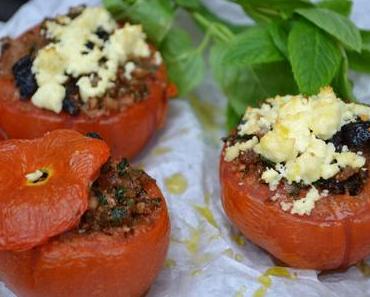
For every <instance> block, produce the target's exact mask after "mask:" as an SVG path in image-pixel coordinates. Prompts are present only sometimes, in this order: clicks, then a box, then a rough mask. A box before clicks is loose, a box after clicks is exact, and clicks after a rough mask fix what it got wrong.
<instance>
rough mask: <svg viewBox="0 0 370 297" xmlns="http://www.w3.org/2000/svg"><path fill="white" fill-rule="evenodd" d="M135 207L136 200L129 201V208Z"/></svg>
mask: <svg viewBox="0 0 370 297" xmlns="http://www.w3.org/2000/svg"><path fill="white" fill-rule="evenodd" d="M134 205H135V200H134V199H129V200H128V201H127V206H128V207H132V206H134Z"/></svg>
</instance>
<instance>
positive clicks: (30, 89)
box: [12, 55, 37, 100]
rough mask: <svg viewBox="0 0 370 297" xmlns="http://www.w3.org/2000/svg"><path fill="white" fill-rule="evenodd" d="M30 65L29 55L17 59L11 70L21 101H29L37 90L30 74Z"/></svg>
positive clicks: (33, 78)
mask: <svg viewBox="0 0 370 297" xmlns="http://www.w3.org/2000/svg"><path fill="white" fill-rule="evenodd" d="M32 63H33V60H32V58H31V55H27V56H24V57H23V58H21V59H19V60H18V61H17V62H16V63H15V64H14V65H13V68H12V72H13V75H14V78H15V84H16V86H17V87H18V88H19V93H20V95H21V98H20V99H21V100H29V99H30V97H32V95H33V94H34V93H35V92H36V90H37V82H36V79H35V75H34V74H33V73H32Z"/></svg>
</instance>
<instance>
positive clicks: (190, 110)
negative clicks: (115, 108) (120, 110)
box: [0, 0, 370, 297]
mask: <svg viewBox="0 0 370 297" xmlns="http://www.w3.org/2000/svg"><path fill="white" fill-rule="evenodd" d="M82 2H83V3H88V4H93V5H96V4H99V1H98V0H91V1H88V0H87V1H80V0H62V1H58V0H53V1H51V0H50V1H45V0H33V1H31V2H29V3H28V4H26V5H24V6H23V7H22V8H21V9H20V10H19V11H18V12H17V14H16V15H15V16H14V17H13V18H12V19H11V20H10V21H9V22H8V23H6V24H4V25H3V26H2V27H1V28H0V35H1V36H4V35H8V34H10V35H12V36H15V35H18V34H20V33H21V32H22V31H24V30H25V29H27V28H28V27H30V26H32V25H35V24H36V23H38V22H39V21H41V20H42V19H43V18H44V17H46V16H53V15H55V14H59V13H64V12H66V11H67V9H68V7H70V6H72V5H76V4H78V3H82ZM354 2H355V3H354V12H353V19H354V20H355V21H356V23H358V24H359V25H360V26H361V27H364V28H366V27H367V28H370V18H369V15H370V4H369V2H368V0H355V1H354ZM206 3H207V5H208V6H209V7H210V8H211V9H212V10H214V11H215V12H219V13H220V12H222V16H223V17H225V18H230V19H232V20H233V21H234V22H237V23H248V22H250V20H247V19H245V18H244V17H243V14H242V13H241V11H240V9H239V8H238V7H237V6H235V5H230V3H225V1H222V0H208V1H206ZM0 6H1V4H0ZM353 77H354V78H355V93H356V95H357V96H358V97H359V98H361V99H363V100H366V98H370V83H369V78H368V77H364V76H359V75H353ZM367 101H368V100H367ZM225 102H226V99H225V98H224V97H223V96H222V94H220V92H219V91H218V89H217V87H216V86H215V83H214V82H213V81H212V79H211V78H210V76H208V77H207V78H206V80H205V81H204V83H203V85H202V86H201V87H200V88H199V90H198V91H197V92H196V94H195V95H194V96H189V98H182V99H176V100H172V101H171V102H170V110H169V115H168V121H167V125H166V127H165V128H164V129H163V130H162V131H160V133H158V134H157V135H156V137H155V138H154V139H153V140H152V141H151V143H150V144H149V145H148V146H147V148H146V149H145V151H144V152H143V153H142V154H141V156H140V157H139V158H137V160H136V161H135V163H136V165H137V166H142V167H143V168H145V170H146V171H147V172H148V173H149V174H150V175H151V176H153V177H154V178H155V179H156V180H157V182H158V185H159V186H160V188H161V189H162V191H163V193H164V195H165V197H166V199H167V203H168V206H169V211H170V216H171V222H172V235H171V245H170V249H169V253H168V256H167V261H166V264H165V265H164V267H163V269H162V271H161V273H160V275H159V277H158V279H157V281H156V282H155V283H154V284H153V286H152V288H151V290H150V292H149V294H148V297H211V296H212V297H247V296H248V297H249V296H251V297H262V296H266V297H277V296H279V297H296V296H299V297H306V296H307V297H314V296H324V297H348V296H353V297H367V296H370V279H369V278H366V277H365V276H364V275H363V273H361V271H360V270H359V269H358V268H357V267H352V268H350V269H349V270H348V271H347V272H344V273H332V274H328V275H324V276H318V272H316V271H313V270H296V269H289V273H290V275H291V276H292V277H291V278H286V277H270V278H269V279H270V280H271V286H270V287H268V286H267V285H266V279H264V278H262V279H261V276H262V275H263V273H264V272H265V271H266V270H268V269H269V268H270V267H272V266H273V265H274V263H273V261H272V260H271V258H270V257H269V255H268V254H266V253H265V252H263V251H262V250H261V249H259V248H258V247H256V246H255V245H253V243H251V242H249V241H247V240H245V239H244V238H243V236H241V235H240V234H239V232H238V231H237V230H235V229H234V228H232V227H231V225H230V224H229V222H228V220H227V218H226V217H225V215H224V213H223V210H222V207H221V204H220V188H219V181H218V162H219V153H220V150H221V141H220V138H221V137H222V136H225V133H226V132H225V131H224V129H223V127H224V112H223V110H224V107H225ZM368 102H370V101H368ZM282 236H283V235H282ZM369 236H370V235H369ZM267 282H268V280H267ZM0 296H1V297H14V295H13V294H11V292H9V291H8V290H7V289H6V288H5V287H4V285H2V284H1V283H0ZM45 297H52V296H45Z"/></svg>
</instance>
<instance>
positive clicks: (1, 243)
mask: <svg viewBox="0 0 370 297" xmlns="http://www.w3.org/2000/svg"><path fill="white" fill-rule="evenodd" d="M109 155H110V152H109V148H108V146H107V145H106V144H105V142H103V141H101V140H99V139H93V138H88V137H85V136H83V135H81V134H80V133H78V132H75V131H72V130H56V131H53V132H50V133H47V134H45V135H44V136H43V137H41V138H38V139H34V140H5V141H1V142H0V164H1V165H0V250H13V251H17V250H27V249H31V248H33V247H35V246H37V245H40V244H42V243H44V242H45V241H47V240H48V239H49V238H50V237H53V236H55V235H58V234H61V233H63V232H65V231H67V230H69V229H71V228H73V227H74V226H75V225H76V224H78V222H79V219H80V217H81V216H82V215H83V214H84V212H85V211H86V210H87V208H88V199H89V186H90V185H91V183H92V182H93V181H94V180H95V179H96V178H97V176H98V174H99V169H100V167H101V166H102V165H103V164H104V163H105V162H106V161H107V160H108V158H109Z"/></svg>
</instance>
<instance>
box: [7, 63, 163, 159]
mask: <svg viewBox="0 0 370 297" xmlns="http://www.w3.org/2000/svg"><path fill="white" fill-rule="evenodd" d="M156 78H157V79H155V80H149V81H148V87H149V88H148V89H149V92H148V96H147V98H145V99H144V100H143V101H141V102H138V103H135V104H134V105H132V106H131V107H129V108H127V109H126V110H124V111H122V112H116V113H112V114H110V115H108V116H98V117H88V116H87V115H85V114H82V113H81V114H80V115H78V116H71V115H69V114H66V113H60V114H56V113H53V112H51V111H48V110H43V109H40V108H37V107H36V106H34V105H33V104H32V103H31V102H30V101H27V102H25V101H21V100H19V98H18V96H16V86H15V83H14V79H13V78H11V77H8V78H2V79H1V80H0V85H1V88H0V114H1V116H0V128H1V129H2V130H3V131H4V132H5V134H6V135H7V137H8V138H26V139H27V138H35V137H39V136H41V135H43V134H44V133H45V132H47V131H52V130H56V129H63V128H65V129H74V130H77V131H79V132H81V133H87V132H97V133H99V134H100V135H101V136H102V138H103V139H104V141H106V142H107V144H108V145H109V146H110V147H111V149H112V156H113V157H121V156H125V157H127V158H132V157H134V156H135V155H136V154H137V153H139V152H140V151H141V150H142V149H143V147H144V146H145V144H146V143H147V142H148V141H149V140H150V139H151V137H152V136H153V134H154V133H155V131H156V130H157V129H159V128H160V127H162V126H163V124H164V122H165V119H166V113H167V108H168V92H167V88H168V86H167V77H166V70H165V67H164V66H161V68H160V70H159V71H158V72H157V73H156ZM0 134H1V133H0ZM0 137H1V136H0Z"/></svg>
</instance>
